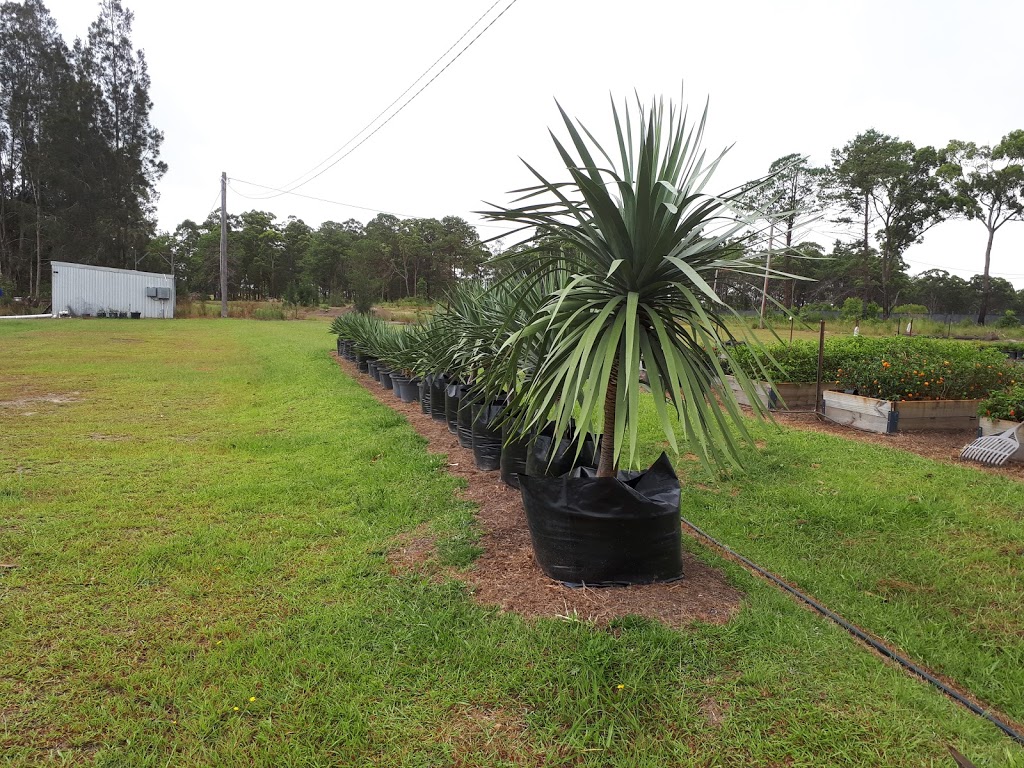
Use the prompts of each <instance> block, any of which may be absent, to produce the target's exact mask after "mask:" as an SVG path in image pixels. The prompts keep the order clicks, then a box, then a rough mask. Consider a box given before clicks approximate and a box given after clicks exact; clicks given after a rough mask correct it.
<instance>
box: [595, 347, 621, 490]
mask: <svg viewBox="0 0 1024 768" xmlns="http://www.w3.org/2000/svg"><path fill="white" fill-rule="evenodd" d="M618 394H619V363H618V361H615V362H614V363H613V364H612V372H611V375H610V376H609V377H608V389H607V390H606V391H605V395H604V438H603V439H602V441H601V460H600V461H599V462H598V464H597V476H598V477H615V472H616V470H617V469H618V467H617V466H615V402H616V400H617V398H618Z"/></svg>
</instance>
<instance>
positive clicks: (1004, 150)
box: [939, 129, 1024, 325]
mask: <svg viewBox="0 0 1024 768" xmlns="http://www.w3.org/2000/svg"><path fill="white" fill-rule="evenodd" d="M944 160H945V162H944V163H943V165H942V166H941V167H940V168H939V175H940V176H941V177H942V179H943V180H944V181H945V182H946V183H947V184H948V186H949V189H950V193H951V195H952V198H953V203H954V206H955V210H956V212H957V213H958V214H959V215H961V216H963V217H964V218H967V219H976V220H978V221H980V222H981V223H982V224H984V225H985V229H986V230H987V232H988V239H987V241H986V243H985V268H984V271H983V272H982V286H981V303H980V305H979V307H978V323H979V324H981V325H984V324H985V316H986V315H987V314H988V311H989V306H990V303H991V295H992V281H991V277H990V271H991V266H992V243H993V241H994V240H995V237H996V232H998V231H999V230H1000V229H1001V228H1002V227H1003V225H1004V224H1006V223H1007V222H1010V221H1021V220H1024V130H1019V129H1018V130H1016V131H1011V132H1010V133H1008V134H1007V135H1006V136H1004V137H1003V138H1002V140H1001V141H1000V142H999V143H998V144H996V145H995V146H994V147H989V146H985V145H982V146H978V145H977V144H975V143H974V142H969V141H959V140H954V141H951V142H950V143H949V145H948V146H947V147H946V151H945V157H944Z"/></svg>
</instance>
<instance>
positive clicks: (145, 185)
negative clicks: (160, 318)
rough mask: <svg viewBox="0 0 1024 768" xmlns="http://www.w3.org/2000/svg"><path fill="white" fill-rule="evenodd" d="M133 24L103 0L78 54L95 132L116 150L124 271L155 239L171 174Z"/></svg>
mask: <svg viewBox="0 0 1024 768" xmlns="http://www.w3.org/2000/svg"><path fill="white" fill-rule="evenodd" d="M133 20H134V14H133V13H132V12H131V11H130V10H127V9H126V8H124V7H123V6H122V5H121V2H120V0H101V2H100V13H99V16H98V17H97V19H96V20H95V21H94V22H93V23H92V25H91V26H90V27H89V33H88V36H87V39H86V44H85V45H84V46H80V47H78V48H77V53H78V57H79V66H80V72H81V74H82V76H84V77H86V78H88V80H89V82H91V83H92V84H93V85H94V88H95V90H96V94H97V96H98V99H97V102H96V111H95V114H94V120H95V125H94V126H93V127H94V128H95V129H96V130H97V131H98V133H99V134H100V135H101V136H102V137H103V139H104V141H105V142H106V145H107V147H109V149H110V153H109V156H108V164H107V167H106V168H105V169H104V170H105V174H104V176H103V177H102V180H103V182H104V184H105V190H106V197H107V201H108V203H109V210H108V212H107V215H108V216H109V221H110V224H109V227H110V232H109V237H110V238H111V240H112V242H113V253H111V254H110V255H109V256H108V260H110V261H114V262H120V265H121V266H123V265H125V264H127V263H128V260H129V251H130V250H131V249H133V248H138V247H142V245H144V243H145V241H146V240H147V239H148V238H149V236H150V235H151V234H152V230H153V215H154V211H155V206H156V199H157V192H156V183H157V181H159V180H160V178H161V177H162V176H163V175H164V173H165V172H166V171H167V165H166V164H165V163H163V162H162V161H161V160H160V159H159V158H160V146H161V144H162V143H163V134H162V133H161V132H160V131H159V130H157V129H156V128H155V127H154V126H153V124H152V122H151V121H150V112H151V111H152V108H153V102H152V101H151V100H150V98H149V89H150V85H151V83H150V77H149V70H148V66H147V64H146V57H145V53H144V52H143V51H142V50H141V49H140V50H133V49H132V41H131V33H132V22H133Z"/></svg>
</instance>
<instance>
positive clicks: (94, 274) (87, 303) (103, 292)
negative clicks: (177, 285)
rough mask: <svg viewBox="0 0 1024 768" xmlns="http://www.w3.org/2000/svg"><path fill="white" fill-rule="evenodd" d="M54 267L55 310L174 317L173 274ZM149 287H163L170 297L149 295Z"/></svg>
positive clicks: (63, 264) (83, 266) (59, 264)
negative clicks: (147, 291)
mask: <svg viewBox="0 0 1024 768" xmlns="http://www.w3.org/2000/svg"><path fill="white" fill-rule="evenodd" d="M51 266H52V269H53V313H54V314H55V315H56V314H59V313H61V312H64V311H67V312H70V313H71V314H72V315H78V316H80V315H92V316H93V317H95V316H96V315H98V314H99V313H101V312H107V313H110V312H114V313H117V312H128V313H132V312H139V313H141V315H142V317H151V318H172V317H174V302H175V298H176V297H175V295H174V276H173V275H161V274H158V273H156V272H136V271H135V270H131V269H113V268H112V267H91V266H88V265H86V264H70V263H68V262H66V261H54V262H51ZM147 288H156V289H160V288H162V289H164V290H163V291H161V293H164V294H169V298H166V299H160V298H153V297H150V296H147V295H146V289H147Z"/></svg>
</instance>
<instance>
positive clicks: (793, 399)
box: [725, 374, 818, 411]
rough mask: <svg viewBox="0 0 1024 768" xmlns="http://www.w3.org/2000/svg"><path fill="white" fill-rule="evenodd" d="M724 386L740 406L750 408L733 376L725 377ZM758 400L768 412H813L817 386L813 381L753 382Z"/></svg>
mask: <svg viewBox="0 0 1024 768" xmlns="http://www.w3.org/2000/svg"><path fill="white" fill-rule="evenodd" d="M725 382H726V385H727V386H728V387H729V389H731V390H732V392H733V394H734V395H735V396H736V402H738V403H739V404H740V405H745V406H748V407H749V406H750V398H749V397H747V393H746V392H744V391H743V388H742V387H741V386H740V385H739V382H738V381H736V377H735V376H733V375H731V374H730V375H727V376H726V377H725ZM753 384H754V390H755V392H756V393H757V398H758V400H760V401H761V404H762V405H764V407H765V408H767V409H768V410H770V411H803V410H807V411H813V410H814V404H815V395H816V393H817V388H818V385H817V383H816V382H813V381H809V382H808V381H783V382H770V381H754V382H753Z"/></svg>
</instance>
